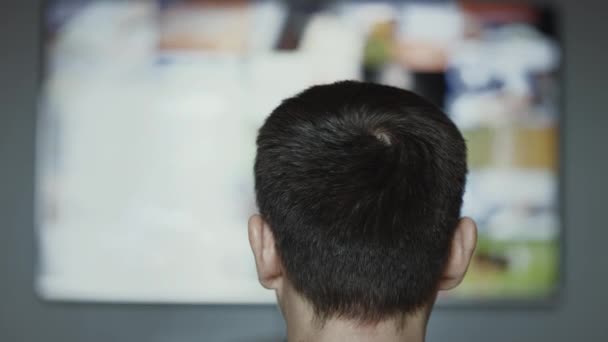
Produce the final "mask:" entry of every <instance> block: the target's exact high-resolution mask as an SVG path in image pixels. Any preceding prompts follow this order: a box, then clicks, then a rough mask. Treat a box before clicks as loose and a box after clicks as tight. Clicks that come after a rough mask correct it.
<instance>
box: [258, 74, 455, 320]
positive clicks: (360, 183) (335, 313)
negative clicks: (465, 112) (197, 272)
mask: <svg viewBox="0 0 608 342" xmlns="http://www.w3.org/2000/svg"><path fill="white" fill-rule="evenodd" d="M257 145H258V151H257V157H256V162H255V181H256V196H257V201H258V206H259V209H260V214H261V215H262V217H263V218H264V219H265V221H266V222H268V224H269V225H270V227H271V229H272V232H273V234H274V238H275V241H276V246H277V249H278V252H279V254H280V256H281V260H282V263H283V267H284V269H285V272H286V275H287V278H288V279H289V281H290V282H291V283H292V285H293V287H294V288H295V290H296V291H297V292H298V293H300V294H301V295H302V296H303V297H304V298H305V299H306V300H308V301H309V302H310V303H311V305H312V307H313V308H314V310H315V312H316V314H317V315H319V317H322V318H328V317H343V318H349V319H355V320H359V321H364V322H377V321H380V320H382V319H384V318H387V317H390V316H394V315H398V314H407V313H412V312H414V311H416V310H417V309H419V308H421V307H423V306H425V305H426V304H428V303H429V302H431V301H432V300H433V298H434V296H435V294H436V292H437V283H438V281H439V278H440V276H441V273H442V270H443V267H444V264H445V262H446V257H447V255H448V253H449V248H450V241H451V238H452V235H453V232H454V228H455V227H456V225H457V222H458V219H459V216H460V207H461V204H462V194H463V189H464V184H465V178H466V172H467V167H466V148H465V143H464V140H463V138H462V136H461V134H460V133H459V131H458V130H457V128H456V127H455V125H454V124H453V123H452V122H451V121H450V119H449V118H448V117H447V116H446V115H445V114H444V113H443V112H442V111H441V110H440V109H438V108H437V107H435V106H434V105H432V104H431V103H429V102H428V101H426V100H424V99H423V98H421V97H419V96H417V95H416V94H414V93H412V92H409V91H406V90H402V89H398V88H394V87H389V86H382V85H377V84H369V83H360V82H354V81H347V82H339V83H334V84H330V85H321V86H315V87H312V88H309V89H308V90H306V91H304V92H302V93H300V94H299V95H297V96H295V97H292V98H290V99H287V100H285V101H284V102H283V103H282V104H281V105H279V106H278V107H277V108H276V109H275V110H274V111H273V112H272V114H271V115H270V117H269V118H268V119H267V121H266V122H265V124H264V125H263V126H262V128H261V129H260V132H259V136H258V140H257Z"/></svg>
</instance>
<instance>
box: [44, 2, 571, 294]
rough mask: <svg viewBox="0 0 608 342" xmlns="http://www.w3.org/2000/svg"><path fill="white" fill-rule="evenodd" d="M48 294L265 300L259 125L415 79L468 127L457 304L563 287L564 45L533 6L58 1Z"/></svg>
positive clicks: (49, 62)
mask: <svg viewBox="0 0 608 342" xmlns="http://www.w3.org/2000/svg"><path fill="white" fill-rule="evenodd" d="M44 20H45V28H46V29H45V36H44V37H45V42H44V44H45V45H44V51H45V53H44V56H45V58H44V70H45V72H44V78H43V81H42V82H43V83H42V87H41V98H40V113H39V121H38V127H39V128H38V153H37V156H38V161H37V165H38V167H37V193H36V202H37V205H36V207H37V233H38V243H39V254H38V255H39V261H38V270H37V289H38V292H39V293H40V294H41V295H42V296H43V297H44V298H46V299H53V300H94V301H119V302H133V301H135V302H188V303H191V302H192V303H265V302H272V301H273V300H274V294H273V293H271V292H270V291H266V290H263V289H262V288H261V286H260V285H259V284H258V282H257V277H256V274H255V269H254V263H253V260H252V256H251V254H250V249H249V246H248V241H247V232H246V225H247V219H248V217H249V215H251V214H252V213H255V212H256V205H255V201H254V192H253V188H254V187H253V172H252V167H253V158H254V155H255V137H256V133H257V129H258V128H259V127H260V125H261V124H262V122H263V120H264V119H265V117H266V116H267V115H268V114H269V113H270V111H271V110H272V109H273V108H274V107H275V106H276V105H278V104H279V102H280V100H281V99H283V98H285V97H288V96H291V95H294V94H296V93H297V92H299V91H300V90H302V89H304V88H305V87H308V86H310V85H313V84H319V83H328V82H333V81H337V80H344V79H358V80H366V81H372V82H378V83H385V84H390V85H394V86H398V87H403V88H407V89H412V90H414V91H416V92H418V93H420V94H421V95H424V96H426V97H427V98H429V99H430V100H432V101H434V102H435V103H436V104H438V105H439V106H441V107H442V108H444V109H445V111H446V112H447V113H448V114H449V115H450V116H451V118H452V119H453V120H454V121H455V122H456V124H457V125H458V126H459V127H460V129H461V130H462V132H463V134H464V136H465V137H466V140H467V143H468V149H469V167H470V174H469V177H468V186H467V189H466V194H465V204H464V208H463V214H464V215H469V216H472V217H473V218H475V219H476V220H477V222H478V224H479V230H480V236H479V237H480V241H479V247H478V249H477V251H476V255H475V257H474V260H473V262H472V265H471V267H470V269H469V273H468V275H467V277H466V279H465V281H464V283H463V284H462V285H461V286H460V287H459V288H458V289H457V290H456V291H453V292H450V293H446V294H442V300H443V302H445V303H451V302H464V303H473V302H480V301H482V302H483V301H493V300H507V301H517V300H523V301H534V300H546V299H550V298H552V297H553V296H554V295H555V293H556V290H557V288H558V285H559V271H560V268H559V264H560V241H561V238H560V236H561V230H560V226H561V225H560V214H559V193H558V189H559V182H558V180H559V175H558V169H559V167H558V165H559V162H558V157H559V156H558V145H559V141H558V139H559V129H558V126H559V122H558V119H559V117H560V115H559V109H560V108H559V97H560V82H559V81H560V80H559V69H560V47H559V42H558V40H557V37H556V34H555V33H556V27H555V18H554V16H553V14H552V12H551V11H549V10H548V9H545V8H539V7H531V6H528V5H522V4H504V3H501V4H496V3H493V4H487V3H486V4H484V3H474V2H467V1H464V2H455V3H452V2H428V1H427V2H424V3H423V2H422V1H419V2H416V1H405V2H404V1H400V2H396V1H395V2H393V1H384V2H383V1H373V2H365V1H338V2H336V1H332V2H331V3H329V2H323V1H299V2H293V3H289V2H275V1H238V0H235V1H211V0H207V1H205V0H191V1H188V0H181V1H179V0H158V1H101V0H80V1H74V0H69V1H68V0H55V1H48V2H47V4H46V6H45V13H44Z"/></svg>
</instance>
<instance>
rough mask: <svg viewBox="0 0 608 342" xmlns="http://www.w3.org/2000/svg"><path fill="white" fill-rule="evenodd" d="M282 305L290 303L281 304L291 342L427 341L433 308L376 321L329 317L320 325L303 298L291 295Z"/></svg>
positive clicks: (288, 337)
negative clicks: (362, 321)
mask: <svg viewBox="0 0 608 342" xmlns="http://www.w3.org/2000/svg"><path fill="white" fill-rule="evenodd" d="M285 302H288V303H285ZM283 304H287V305H283V306H282V310H283V314H284V315H285V319H286V323H287V339H288V341H289V342H335V341H352V342H372V341H373V342H424V337H425V334H426V323H427V321H428V317H429V313H430V310H421V311H420V312H419V313H415V314H411V315H408V316H406V317H404V318H401V317H399V318H389V319H386V320H383V321H381V322H379V323H376V324H364V323H360V322H357V321H352V320H348V319H340V318H330V319H328V320H327V321H325V322H323V324H320V323H319V322H317V321H316V320H315V317H314V315H313V313H312V309H311V308H310V306H309V305H308V304H307V303H306V302H305V301H303V300H302V299H300V298H290V300H288V301H284V302H283Z"/></svg>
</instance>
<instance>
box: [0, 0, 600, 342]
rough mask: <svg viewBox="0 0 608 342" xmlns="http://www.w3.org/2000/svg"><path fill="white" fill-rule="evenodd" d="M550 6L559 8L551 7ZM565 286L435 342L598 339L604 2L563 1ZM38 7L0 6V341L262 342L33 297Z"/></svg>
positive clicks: (256, 313)
mask: <svg viewBox="0 0 608 342" xmlns="http://www.w3.org/2000/svg"><path fill="white" fill-rule="evenodd" d="M553 2H554V3H558V1H553ZM559 3H561V5H562V6H561V9H562V14H563V19H562V22H563V24H564V25H563V32H562V33H563V38H564V40H565V46H566V58H567V68H566V70H565V87H566V89H565V94H566V98H565V110H566V116H565V121H564V126H565V127H564V128H565V139H566V140H565V145H564V151H565V170H564V171H565V173H564V180H565V187H564V188H565V218H566V221H565V226H566V230H567V231H566V234H567V236H566V238H567V239H566V240H567V248H566V258H565V267H566V274H565V288H564V291H563V293H562V297H561V299H560V301H559V303H558V305H557V306H556V307H554V308H545V309H538V308H537V309H521V308H520V309H513V308H511V309H504V308H502V309H491V308H486V309H483V310H481V309H464V310H463V309H460V310H456V309H442V310H438V311H437V312H436V313H435V314H434V315H433V317H432V320H431V324H430V327H429V330H430V338H429V340H430V341H431V342H433V341H453V342H458V341H493V342H500V341H505V342H513V341H555V342H559V341H568V342H570V341H575V340H579V341H608V321H607V319H606V316H605V315H606V310H607V308H608V300H607V298H608V258H607V255H606V253H607V251H608V248H606V247H605V246H606V244H607V243H608V227H607V224H606V221H605V220H604V217H605V215H604V213H605V212H608V206H607V205H606V203H607V202H608V201H607V200H606V197H605V196H606V194H607V193H608V186H607V185H608V180H607V179H606V176H607V175H608V152H607V151H606V149H607V148H608V114H606V110H605V108H606V105H607V104H608V103H607V102H608V101H607V99H608V91H607V89H608V86H606V84H605V82H607V81H608V73H607V71H608V68H607V66H606V63H607V61H608V38H607V37H606V35H607V34H608V17H606V13H608V3H607V2H604V4H602V1H595V2H593V1H572V0H562V1H559ZM39 11H40V4H39V3H38V2H37V1H33V0H3V1H2V2H1V3H0V18H1V20H0V43H1V44H2V45H1V46H0V50H1V60H0V341H6V342H13V341H45V342H55V341H61V342H69V341H100V342H107V341H129V342H137V341H145V342H153V341H171V342H179V341H271V340H276V339H277V336H281V334H282V331H283V327H282V321H281V319H280V316H279V315H278V312H277V311H276V309H274V308H271V307H236V306H230V307H223V306H214V307H210V306H159V305H99V304H61V303H45V302H42V301H40V300H39V299H38V298H37V297H36V296H35V295H34V292H33V285H32V284H33V267H34V263H35V244H34V231H33V220H32V200H33V184H32V179H33V176H34V169H33V161H34V159H33V158H34V154H33V153H34V140H33V139H34V118H35V106H36V105H35V95H36V86H37V77H38V71H37V70H38V68H37V65H38V58H37V55H38V52H39V51H38V46H39V39H40V35H39V29H40V27H39V24H38V16H39Z"/></svg>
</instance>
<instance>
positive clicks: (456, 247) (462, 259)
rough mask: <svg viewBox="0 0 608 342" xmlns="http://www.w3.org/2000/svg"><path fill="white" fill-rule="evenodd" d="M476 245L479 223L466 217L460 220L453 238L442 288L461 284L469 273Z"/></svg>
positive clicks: (440, 285)
mask: <svg viewBox="0 0 608 342" xmlns="http://www.w3.org/2000/svg"><path fill="white" fill-rule="evenodd" d="M476 246H477V225H476V224H475V221H473V220H472V219H471V218H469V217H464V218H462V219H460V221H459V222H458V226H457V227H456V231H455V232H454V237H453V238H452V246H451V249H450V255H449V256H448V260H447V262H446V265H445V268H444V271H443V275H442V278H441V281H440V282H439V289H440V290H450V289H453V288H455V287H456V286H458V284H460V282H461V281H462V279H463V278H464V276H465V274H466V273H467V269H468V267H469V263H470V262H471V258H472V257H473V252H474V251H475V247H476Z"/></svg>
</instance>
